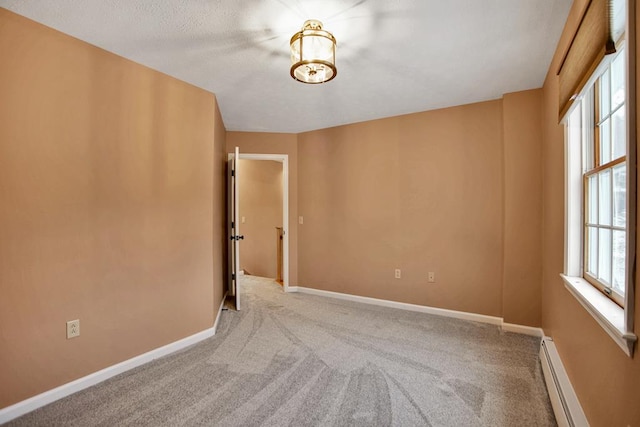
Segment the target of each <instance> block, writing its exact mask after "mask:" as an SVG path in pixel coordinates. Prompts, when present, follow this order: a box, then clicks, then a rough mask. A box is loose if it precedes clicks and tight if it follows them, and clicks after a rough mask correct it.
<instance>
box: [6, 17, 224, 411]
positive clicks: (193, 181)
mask: <svg viewBox="0 0 640 427" xmlns="http://www.w3.org/2000/svg"><path fill="white" fill-rule="evenodd" d="M0 58H2V59H1V62H2V65H1V66H0V99H1V100H2V102H0V295H1V297H0V349H1V351H0V384H1V386H0V408H1V407H6V406H8V405H11V404H13V403H16V402H18V401H21V400H23V399H26V398H28V397H31V396H34V395H36V394H38V393H41V392H44V391H46V390H49V389H51V388H54V387H56V386H59V385H61V384H64V383H66V382H69V381H72V380H74V379H77V378H79V377H82V376H85V375H87V374H90V373H92V372H95V371H98V370H100V369H102V368H105V367H108V366H110V365H114V364H116V363H118V362H121V361H123V360H126V359H129V358H131V357H133V356H136V355H139V354H142V353H144V352H146V351H149V350H152V349H154V348H157V347H160V346H162V345H165V344H168V343H171V342H173V341H176V340H179V339H181V338H184V337H186V336H189V335H192V334H194V333H197V332H199V331H202V330H205V329H207V328H210V327H212V326H213V321H214V313H215V311H216V309H217V307H218V305H219V304H220V302H221V297H222V278H221V276H220V275H221V271H222V269H221V264H222V263H221V253H222V241H223V240H222V238H221V236H217V237H215V238H214V234H216V235H217V233H219V231H220V228H219V227H220V226H221V225H222V222H223V220H222V217H223V215H224V211H223V210H222V208H223V205H222V204H221V198H220V197H217V196H216V197H215V198H214V197H213V195H214V194H215V193H217V192H218V191H219V190H220V188H222V185H221V178H222V176H223V175H222V174H221V172H220V167H221V165H222V164H223V160H224V152H225V141H224V136H225V135H224V127H223V124H222V121H221V117H220V114H219V112H218V111H217V110H218V109H217V106H216V101H215V97H214V96H213V94H211V93H207V92H205V91H203V90H200V89H197V88H195V87H193V86H190V85H187V84H185V83H182V82H180V81H177V80H175V79H173V78H170V77H168V76H165V75H163V74H160V73H158V72H155V71H152V70H150V69H148V68H145V67H142V66H140V65H137V64H135V63H132V62H130V61H127V60H125V59H123V58H120V57H117V56H115V55H113V54H110V53H107V52H105V51H103V50H101V49H98V48H96V47H93V46H90V45H88V44H86V43H83V42H80V41H79V40H76V39H74V38H71V37H69V36H66V35H63V34H61V33H58V32H56V31H53V30H51V29H49V28H46V27H44V26H42V25H39V24H36V23H34V22H32V21H29V20H27V19H25V18H22V17H20V16H17V15H15V14H12V13H11V12H8V11H7V10H5V9H1V8H0ZM214 162H215V163H214ZM212 260H213V261H212ZM72 319H80V321H81V336H80V337H78V338H75V339H72V340H67V339H66V338H65V322H66V321H67V320H72Z"/></svg>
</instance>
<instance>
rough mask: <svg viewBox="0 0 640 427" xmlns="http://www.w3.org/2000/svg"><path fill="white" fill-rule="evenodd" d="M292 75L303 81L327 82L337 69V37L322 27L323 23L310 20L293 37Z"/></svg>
mask: <svg viewBox="0 0 640 427" xmlns="http://www.w3.org/2000/svg"><path fill="white" fill-rule="evenodd" d="M290 45H291V64H292V65H291V77H293V78H294V79H296V80H298V81H300V82H303V83H311V84H317V83H325V82H328V81H329V80H332V79H333V78H334V77H335V76H336V74H337V73H338V70H337V69H336V39H335V37H333V34H331V33H330V32H328V31H325V30H323V29H322V23H321V22H320V21H316V20H313V19H311V20H308V21H306V22H305V23H304V26H303V27H302V30H301V31H300V32H298V33H295V34H294V35H293V37H291V42H290Z"/></svg>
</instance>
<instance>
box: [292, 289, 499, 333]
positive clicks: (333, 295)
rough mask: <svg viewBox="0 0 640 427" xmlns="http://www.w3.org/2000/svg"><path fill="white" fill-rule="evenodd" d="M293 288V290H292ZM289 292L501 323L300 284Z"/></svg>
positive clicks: (482, 317)
mask: <svg viewBox="0 0 640 427" xmlns="http://www.w3.org/2000/svg"><path fill="white" fill-rule="evenodd" d="M294 289H295V290H294ZM289 291H290V292H301V293H305V294H310V295H320V296H325V297H330V298H337V299H342V300H347V301H355V302H361V303H365V304H371V305H379V306H382V307H391V308H398V309H400V310H408V311H416V312H419V313H427V314H435V315H436V316H445V317H453V318H455V319H462V320H470V321H472V322H481V323H489V324H491V325H502V318H501V317H494V316H486V315H484V314H475V313H467V312H464V311H455V310H447V309H444V308H435V307H429V306H426V305H417V304H409V303H405V302H397V301H389V300H384V299H378V298H370V297H361V296H358V295H350V294H342V293H339V292H332V291H323V290H320V289H313V288H305V287H302V286H296V287H295V288H294V287H289Z"/></svg>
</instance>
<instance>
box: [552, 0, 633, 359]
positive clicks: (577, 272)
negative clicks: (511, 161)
mask: <svg viewBox="0 0 640 427" xmlns="http://www.w3.org/2000/svg"><path fill="white" fill-rule="evenodd" d="M627 16H628V17H629V16H631V17H635V16H636V11H635V2H634V1H627ZM626 35H627V36H626V41H625V44H626V47H625V54H626V55H627V58H626V59H627V61H626V62H627V81H626V90H627V94H626V96H627V98H626V108H627V162H626V165H627V218H628V219H627V241H626V244H627V265H626V275H627V287H626V292H625V308H622V307H620V306H619V305H617V304H616V303H615V302H613V301H612V300H611V299H610V298H608V297H607V296H606V295H604V294H603V293H601V292H600V291H599V290H598V289H596V288H595V287H594V286H593V285H591V284H590V283H589V282H588V281H586V280H585V279H584V278H583V277H582V259H583V254H582V237H583V230H582V229H583V224H582V209H583V207H582V186H583V184H582V170H581V161H582V159H581V155H580V156H576V155H573V156H569V153H570V152H572V153H576V152H577V153H581V147H579V146H577V147H576V146H570V141H569V138H568V128H567V127H566V126H565V209H564V212H565V218H564V220H565V235H564V243H565V248H564V274H561V275H560V276H561V277H562V280H563V281H564V285H565V287H566V288H567V290H569V292H570V293H571V295H573V296H574V297H575V298H576V299H577V300H578V302H579V303H580V304H581V305H582V306H583V307H584V308H585V309H586V311H587V312H588V313H589V314H590V315H591V316H592V317H593V318H594V319H595V320H596V321H597V322H598V324H600V326H601V327H602V328H603V329H604V330H605V332H607V334H609V336H610V337H611V338H612V339H613V340H614V341H615V342H616V344H618V345H619V346H620V348H621V349H622V350H623V351H624V352H625V354H627V356H629V357H633V350H634V347H635V343H636V341H637V340H638V337H637V336H636V334H635V333H634V331H633V324H634V315H635V274H636V263H635V261H636V221H637V216H636V204H637V195H636V189H637V184H636V177H637V168H636V159H637V149H636V81H635V76H636V55H635V51H636V44H635V39H636V28H635V19H627V23H626ZM601 69H602V68H600V67H599V69H598V70H596V72H595V73H594V77H593V78H592V79H591V81H589V82H588V83H587V84H586V85H585V91H586V90H588V88H589V87H591V86H592V85H593V84H594V82H595V80H596V76H598V75H600V74H601V72H600V70H601ZM629 76H632V78H629ZM583 95H584V94H583ZM568 115H569V114H567V117H568ZM574 143H575V142H574ZM578 145H579V143H578ZM576 150H577V151H576Z"/></svg>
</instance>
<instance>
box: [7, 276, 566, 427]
mask: <svg viewBox="0 0 640 427" xmlns="http://www.w3.org/2000/svg"><path fill="white" fill-rule="evenodd" d="M242 289H243V290H242V294H241V295H242V299H243V301H242V303H243V304H242V310H241V311H239V312H236V311H231V310H227V311H224V312H223V314H222V317H221V321H220V325H219V327H218V333H217V335H216V336H215V337H213V338H211V339H208V340H206V341H204V342H201V343H199V344H197V345H195V346H192V347H190V348H188V349H186V350H183V351H181V352H178V353H176V354H173V355H170V356H168V357H165V358H162V359H159V360H157V361H154V362H152V363H149V364H147V365H145V366H142V367H140V368H137V369H135V370H132V371H129V372H127V373H125V374H122V375H120V376H118V377H114V378H112V379H110V380H108V381H106V382H104V383H101V384H99V385H97V386H94V387H91V388H89V389H86V390H84V391H81V392H79V393H77V394H75V395H72V396H70V397H68V398H65V399H62V400H60V401H58V402H55V403H53V404H51V405H49V406H46V407H44V408H41V409H39V410H36V411H34V412H32V413H30V414H27V415H25V416H23V417H21V418H19V419H17V420H14V421H13V422H11V423H10V424H9V425H11V426H128V425H135V426H197V425H202V426H257V425H264V426H552V425H555V421H554V418H553V413H552V409H551V406H550V403H549V398H548V396H547V393H546V389H545V386H544V380H543V377H542V372H541V368H540V362H539V360H538V348H539V343H540V340H539V339H537V338H534V337H529V336H524V335H518V334H512V333H505V332H502V331H501V330H500V329H499V328H498V327H496V326H492V325H487V324H482V323H474V322H468V321H462V320H456V319H451V318H445V317H438V316H432V315H427V314H422V313H414V312H408V311H402V310H395V309H390V308H384V307H377V306H371V305H363V304H358V303H354V302H347V301H342V300H336V299H330V298H324V297H318V296H310V295H304V294H284V293H283V292H282V288H281V287H280V286H279V285H277V284H276V283H275V282H273V281H272V280H270V279H262V278H258V277H253V276H245V277H244V278H243V282H242Z"/></svg>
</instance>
